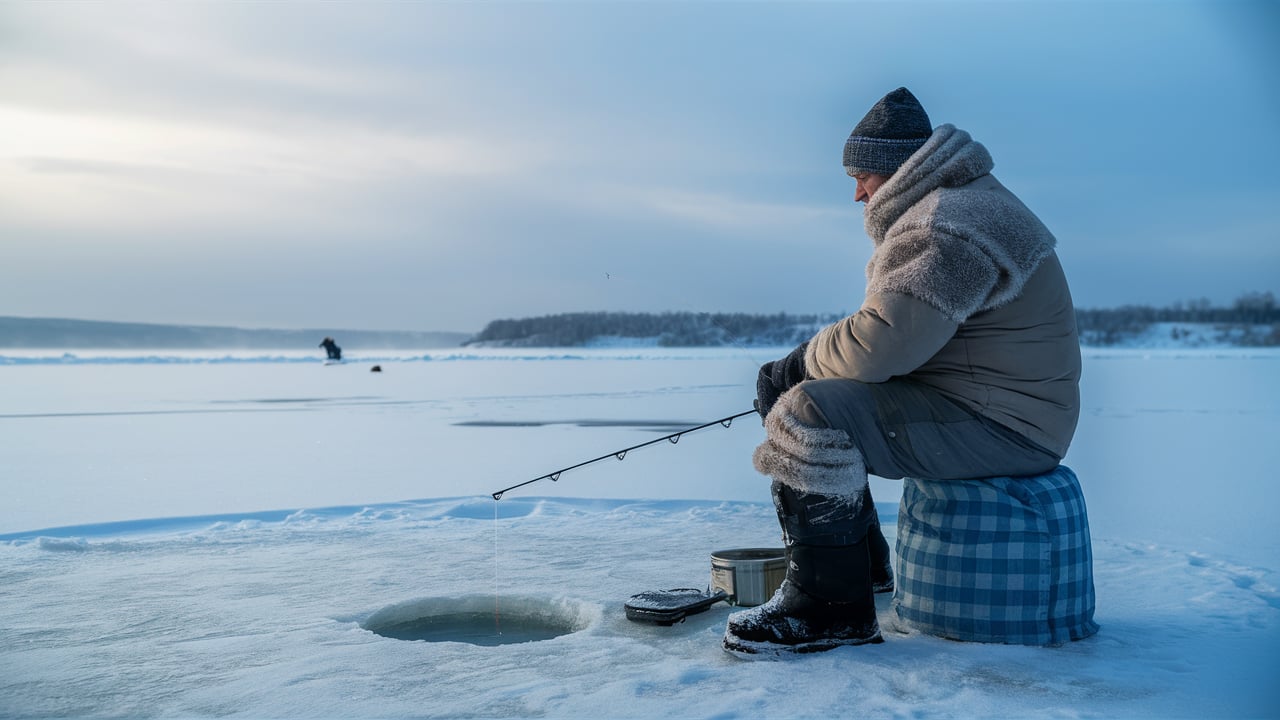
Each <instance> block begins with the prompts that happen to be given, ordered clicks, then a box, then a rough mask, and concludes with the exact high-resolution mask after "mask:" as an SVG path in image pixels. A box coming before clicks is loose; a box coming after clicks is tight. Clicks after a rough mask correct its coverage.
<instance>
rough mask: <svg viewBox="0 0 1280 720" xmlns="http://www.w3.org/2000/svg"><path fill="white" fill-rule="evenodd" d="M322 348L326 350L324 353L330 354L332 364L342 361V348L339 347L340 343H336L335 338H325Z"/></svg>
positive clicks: (321, 344)
mask: <svg viewBox="0 0 1280 720" xmlns="http://www.w3.org/2000/svg"><path fill="white" fill-rule="evenodd" d="M320 347H322V348H324V351H325V353H327V354H328V356H329V360H330V361H332V362H341V361H342V348H340V347H338V343H336V342H334V341H333V338H331V337H327V338H325V339H324V340H323V341H321V343H320Z"/></svg>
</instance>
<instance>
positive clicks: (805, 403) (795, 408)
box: [778, 380, 831, 428]
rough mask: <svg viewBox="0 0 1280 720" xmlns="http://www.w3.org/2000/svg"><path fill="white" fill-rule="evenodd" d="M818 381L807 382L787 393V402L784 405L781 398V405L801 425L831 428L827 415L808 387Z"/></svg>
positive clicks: (779, 402)
mask: <svg viewBox="0 0 1280 720" xmlns="http://www.w3.org/2000/svg"><path fill="white" fill-rule="evenodd" d="M815 382H819V381H816V380H806V381H805V382H802V383H800V384H799V385H796V386H795V387H793V388H791V390H789V391H787V396H788V397H787V401H786V402H785V403H784V402H783V401H782V399H781V398H780V399H779V401H778V404H779V405H782V406H783V411H784V412H787V413H790V415H791V416H792V417H793V418H795V419H796V422H799V423H800V424H801V425H807V426H809V427H815V428H829V427H831V422H830V421H829V420H828V419H827V415H826V413H824V412H822V409H821V408H820V407H818V404H817V403H816V402H815V401H814V399H813V396H811V395H810V394H809V392H808V389H807V388H806V386H811V385H812V384H813V383H815Z"/></svg>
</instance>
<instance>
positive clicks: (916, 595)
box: [893, 465, 1098, 645]
mask: <svg viewBox="0 0 1280 720" xmlns="http://www.w3.org/2000/svg"><path fill="white" fill-rule="evenodd" d="M897 556H898V568H897V591H896V593H895V595H894V597H893V609H894V612H895V613H896V615H897V618H898V621H899V622H900V623H902V624H904V625H906V626H907V627H909V628H912V629H914V630H918V631H920V632H924V633H929V634H931V635H938V636H941V637H945V638H950V639H953V640H967V641H974V642H993V643H1011V644H1021V645H1058V644H1061V643H1064V642H1067V641H1068V640H1079V639H1080V638H1084V637H1088V636H1090V635H1092V634H1094V633H1095V632H1097V631H1098V625H1097V623H1095V622H1094V621H1093V607H1094V594H1093V551H1092V549H1091V547H1090V543H1089V519H1088V516H1087V514H1086V512H1085V505H1084V495H1083V493H1081V491H1080V483H1079V481H1078V480H1077V479H1076V475H1075V473H1073V472H1071V469H1070V468H1068V467H1066V466H1065V465H1059V466H1058V467H1057V468H1055V469H1054V470H1053V471H1052V472H1050V473H1048V474H1046V475H1039V476H1036V477H1019V478H1013V477H996V478H984V479H980V480H915V479H911V478H907V479H905V480H903V486H902V504H901V506H900V507H899V510H898V551H897Z"/></svg>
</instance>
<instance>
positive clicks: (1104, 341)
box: [464, 292, 1280, 347]
mask: <svg viewBox="0 0 1280 720" xmlns="http://www.w3.org/2000/svg"><path fill="white" fill-rule="evenodd" d="M843 316H844V315H843V314H841V313H830V314H826V315H817V314H811V315H792V314H788V313H781V312H779V313H774V314H771V315H759V314H749V313H695V312H664V313H638V312H604V311H602V312H577V313H560V314H556V315H543V316H540V317H529V318H519V319H502V320H493V321H491V322H490V323H489V324H488V325H486V326H485V328H484V329H483V330H481V331H480V332H479V333H477V334H476V335H475V336H474V337H472V338H471V339H470V340H468V341H467V342H465V343H464V345H497V346H507V347H579V346H583V345H587V344H590V343H592V342H597V341H599V340H600V339H601V338H620V339H628V340H641V339H644V340H656V342H657V344H658V345H659V346H663V347H714V346H720V345H756V346H780V345H792V344H799V343H801V342H804V341H805V340H807V339H809V338H810V337H812V336H813V334H814V333H815V332H817V331H818V329H820V328H822V327H823V326H825V325H827V324H830V323H832V322H834V321H836V320H838V319H840V318H841V317H843ZM1076 323H1077V326H1078V328H1079V331H1080V338H1081V341H1082V342H1084V343H1085V344H1088V345H1102V346H1106V345H1117V344H1121V343H1124V342H1125V341H1127V340H1130V339H1132V338H1135V337H1138V336H1139V335H1142V334H1144V333H1146V332H1147V331H1148V330H1149V329H1150V327H1151V326H1152V325H1153V324H1156V323H1172V324H1194V325H1210V326H1213V327H1214V329H1215V331H1216V332H1217V334H1218V337H1219V339H1222V340H1224V341H1227V342H1230V343H1232V344H1236V345H1258V346H1277V345H1280V306H1277V304H1276V299H1275V295H1274V294H1272V293H1270V292H1262V293H1259V292H1251V293H1246V294H1244V295H1242V296H1241V297H1239V298H1238V299H1236V301H1235V302H1234V303H1232V304H1231V305H1229V306H1226V307H1215V306H1214V305H1213V304H1212V303H1211V302H1210V301H1209V300H1207V299H1199V300H1191V301H1186V302H1178V303H1174V304H1173V305H1170V306H1168V307H1154V306H1150V305H1124V306H1121V307H1117V308H1104V309H1084V308H1076ZM1181 332H1185V331H1183V330H1180V329H1179V328H1173V329H1172V330H1171V333H1172V334H1171V338H1170V339H1172V340H1178V339H1179V333H1181Z"/></svg>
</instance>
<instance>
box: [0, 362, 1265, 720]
mask: <svg viewBox="0 0 1280 720" xmlns="http://www.w3.org/2000/svg"><path fill="white" fill-rule="evenodd" d="M783 351H785V349H779V350H774V351H771V350H767V349H766V350H759V349H752V350H751V351H749V352H748V351H744V350H739V349H717V350H705V351H704V350H664V349H658V348H645V349H638V350H626V349H613V350H590V351H572V352H558V351H557V352H542V351H528V352H521V351H474V352H472V351H462V350H459V351H452V352H451V351H430V352H425V351H424V352H421V353H396V354H391V353H388V354H383V355H376V356H375V355H370V356H368V357H358V356H357V357H355V358H353V361H352V362H348V363H347V364H344V365H336V366H324V365H321V364H320V363H318V362H314V360H313V358H312V357H311V356H309V355H300V354H291V353H279V354H272V355H269V356H263V355H262V354H261V353H234V352H232V353H227V354H209V353H196V354H187V355H177V354H173V353H164V354H156V355H154V356H149V357H146V358H140V357H139V355H138V354H137V353H117V354H104V353H93V352H83V353H76V354H75V356H74V357H72V358H59V357H58V355H60V353H59V354H55V355H49V354H42V353H39V352H24V353H13V352H8V353H6V354H5V355H4V357H3V358H0V473H2V474H3V476H2V478H0V483H2V484H0V487H3V492H4V502H3V503H2V504H0V715H3V716H10V715H19V716H29V715H54V716H67V715H97V716H105V715H113V716H114V715H130V716H174V715H181V716H220V715H237V714H238V715H249V716H263V715H266V716H304V717H305V716H311V717H314V716H332V715H342V716H374V715H384V716H385V715H395V716H428V717H456V716H541V715H548V716H556V717H559V716H582V717H598V716H646V717H652V716H664V715H673V714H676V715H687V716H697V717H743V718H746V717H759V716H765V717H768V716H779V715H786V716H813V717H826V716H831V715H832V714H835V713H840V712H844V711H847V709H848V708H849V707H857V708H860V709H863V710H865V711H866V712H867V713H869V714H873V715H875V714H880V715H886V714H893V715H919V716H952V715H986V716H1030V715H1035V716H1062V715H1078V716H1086V717H1088V716H1116V715H1123V716H1138V715H1142V716H1156V717H1168V716H1204V715H1214V716H1276V715H1280V701H1278V700H1277V693H1276V691H1275V690H1274V689H1273V687H1272V682H1273V680H1274V678H1275V677H1277V676H1278V674H1280V659H1278V658H1280V653H1278V652H1277V651H1276V649H1275V648H1277V647H1280V631H1278V629H1277V628H1278V627H1280V625H1278V621H1280V594H1278V593H1277V591H1276V585H1277V581H1276V572H1275V570H1276V567H1277V559H1278V558H1280V531H1278V530H1277V524H1276V523H1275V520H1274V515H1275V512H1276V508H1277V507H1280V504H1278V503H1277V500H1278V499H1280V491H1278V490H1277V489H1276V483H1275V482H1274V468H1276V467H1278V466H1280V450H1278V449H1277V446H1276V444H1275V442H1274V438H1276V437H1280V403H1278V402H1277V399H1278V398H1280V353H1277V352H1275V351H1243V350H1197V351H1175V350H1161V351H1150V352H1144V351H1087V352H1086V360H1085V379H1084V384H1083V392H1084V413H1083V415H1082V418H1081V423H1080V430H1079V432H1078V434H1077V436H1076V441H1075V444H1074V445H1073V447H1072V450H1071V453H1070V455H1069V456H1068V458H1067V460H1066V462H1067V464H1069V465H1071V466H1072V467H1073V468H1074V469H1075V470H1076V472H1077V473H1078V475H1079V477H1080V480H1081V484H1082V485H1083V487H1084V491H1085V495H1086V498H1087V501H1088V503H1089V512H1090V519H1091V523H1092V528H1093V537H1094V549H1095V555H1096V556H1095V573H1096V576H1097V581H1098V604H1099V605H1098V620H1099V622H1100V623H1101V624H1102V626H1103V629H1102V632H1101V633H1100V634H1099V635H1098V636H1097V637H1096V638H1091V639H1089V640H1086V641H1083V642H1081V643H1075V644H1073V645H1071V646H1067V647H1064V648H1058V649H1037V648H1009V647H993V646H982V645H967V644H957V643H947V642H943V641H938V640H934V639H932V638H924V637H918V636H905V637H904V636H896V635H891V636H889V637H888V638H887V642H886V643H885V644H884V645H882V646H876V647H874V648H848V649H842V650H840V651H835V652H832V653H826V654H823V656H822V657H813V658H805V659H803V660H801V661H795V662H786V663H742V662H740V661H737V660H735V659H733V658H731V657H729V656H727V655H725V654H724V653H723V652H721V651H720V649H719V635H720V633H721V632H722V631H723V627H724V617H725V615H726V614H727V611H728V609H727V608H725V607H724V606H719V607H717V608H713V609H712V610H711V611H708V612H707V613H705V614H703V615H700V616H697V618H695V619H691V620H690V621H689V622H687V623H685V624H683V625H679V626H676V627H675V628H662V629H656V628H652V627H648V626H641V625H637V624H635V623H630V622H628V621H626V620H625V619H624V618H623V617H622V612H621V604H622V601H624V600H625V599H626V598H627V596H629V595H630V594H632V593H635V592H639V591H641V590H647V589H654V588H658V587H678V586H689V585H694V586H702V585H705V583H706V581H707V576H708V570H709V554H710V552H712V551H713V550H716V549H721V548H725V547H749V546H760V545H776V544H777V526H776V522H775V520H774V518H773V513H772V510H771V508H770V507H769V505H768V502H769V500H768V480H767V479H765V478H763V477H761V476H759V475H758V474H757V473H756V472H755V471H754V470H753V469H752V467H751V463H750V456H751V451H752V449H753V448H754V447H755V445H756V444H757V443H759V442H760V440H761V439H762V438H763V429H762V428H761V427H760V423H759V421H758V420H756V419H755V418H753V417H746V418H743V419H741V420H738V421H736V422H734V423H733V425H732V426H731V427H730V428H728V429H723V428H720V427H712V428H709V429H706V430H701V431H699V432H697V433H693V434H689V435H686V436H684V437H683V438H682V439H681V441H680V442H679V443H678V444H676V445H671V444H668V443H661V444H659V445H656V446H653V447H649V448H644V449H642V450H637V451H635V452H634V453H631V454H628V455H627V457H626V460H625V461H623V462H616V461H613V460H609V461H607V462H602V463H599V464H597V465H593V466H590V467H587V468H582V469H579V470H574V471H571V472H567V473H565V474H564V475H563V476H562V477H561V478H560V479H559V481H558V482H554V483H553V482H551V481H550V480H544V481H541V482H539V483H536V484H534V485H531V486H529V487H526V488H522V489H520V490H517V491H513V492H512V493H510V494H509V495H507V496H506V497H505V498H504V499H503V500H502V501H500V502H496V503H495V502H494V501H493V500H492V499H491V498H490V497H489V495H490V493H492V492H493V491H495V490H498V489H501V488H504V487H507V486H509V485H513V484H515V483H518V482H522V481H524V480H528V479H531V478H533V477H536V476H539V475H542V474H544V473H547V472H551V471H553V470H556V469H558V468H560V467H564V466H568V465H572V464H575V463H577V462H580V461H582V460H585V459H590V458H593V457H597V456H600V455H603V454H606V453H608V452H612V451H614V450H617V449H620V448H624V447H627V446H630V445H634V444H637V443H641V442H645V441H647V440H649V439H652V438H654V437H656V436H658V435H660V434H663V433H666V432H671V431H674V430H677V429H681V428H684V427H691V426H694V425H698V424H701V423H704V422H707V421H709V420H714V419H717V418H720V417H724V416H728V415H732V414H735V413H737V412H740V411H743V410H747V409H749V408H750V405H751V399H752V397H753V387H754V379H755V369H756V367H757V366H758V364H759V363H760V362H762V361H764V360H768V359H772V358H773V357H775V356H777V355H779V354H781V352H783ZM375 363H376V364H378V365H380V366H381V368H382V370H383V372H381V373H373V372H370V368H371V366H372V365H373V364H375ZM872 487H873V491H874V493H875V496H876V500H877V504H878V505H879V507H880V509H881V513H882V516H883V518H884V519H885V522H886V525H888V526H889V527H887V530H888V532H889V533H890V534H891V533H892V530H893V528H892V524H893V522H894V520H895V509H896V503H897V500H898V496H899V483H896V482H892V481H886V480H879V479H873V484H872ZM476 598H481V599H480V600H476ZM884 599H885V600H887V598H884ZM490 600H492V601H493V605H494V606H495V614H500V612H501V611H502V609H505V611H506V612H508V613H509V618H510V619H514V618H515V617H517V616H518V615H520V614H521V613H525V614H541V615H543V616H551V617H552V618H553V619H554V620H555V621H556V622H558V623H562V624H565V625H566V626H567V627H570V628H572V629H573V632H571V633H569V634H566V635H563V636H561V637H558V638H555V639H553V640H546V641H542V642H530V643H524V644H518V645H517V644H510V645H502V646H498V647H477V646H474V645H470V644H466V643H457V642H445V643H423V642H405V641H400V640H392V639H388V638H383V637H380V636H378V635H376V634H374V633H371V632H369V631H368V630H366V629H364V627H362V624H364V623H367V622H368V620H369V618H370V617H373V616H375V614H376V613H378V612H380V611H381V612H383V613H384V614H386V613H388V612H390V613H393V614H394V613H397V612H399V613H409V614H412V613H413V612H414V611H415V610H421V609H422V608H425V607H428V606H430V605H431V604H432V603H440V602H455V603H462V604H465V603H474V602H479V603H480V604H481V605H482V606H483V607H485V608H487V607H488V603H489V602H490ZM796 693H800V694H803V695H805V696H806V697H807V698H809V699H811V702H810V704H809V705H805V706H804V709H797V708H796V706H795V704H794V701H793V700H791V699H789V698H791V696H793V695H795V694H796Z"/></svg>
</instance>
